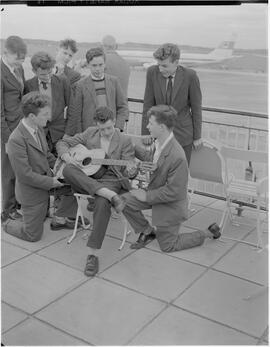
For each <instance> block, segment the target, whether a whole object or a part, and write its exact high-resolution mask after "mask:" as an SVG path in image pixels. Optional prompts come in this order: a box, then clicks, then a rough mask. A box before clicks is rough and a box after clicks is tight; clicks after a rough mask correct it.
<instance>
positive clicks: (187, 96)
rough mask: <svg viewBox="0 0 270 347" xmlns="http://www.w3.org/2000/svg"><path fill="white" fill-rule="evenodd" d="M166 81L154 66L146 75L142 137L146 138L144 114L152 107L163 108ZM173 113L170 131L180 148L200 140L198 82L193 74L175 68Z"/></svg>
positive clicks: (200, 104) (200, 102)
mask: <svg viewBox="0 0 270 347" xmlns="http://www.w3.org/2000/svg"><path fill="white" fill-rule="evenodd" d="M165 96H166V78H165V77H163V76H162V74H161V73H160V71H159V68H158V66H157V65H153V66H150V67H149V68H148V70H147V75H146V87H145V94H144V105H143V121H142V134H149V132H148V130H147V129H146V125H147V123H148V119H147V116H146V113H147V111H148V110H149V109H150V108H151V107H152V106H155V105H161V104H165ZM171 105H172V106H173V107H174V108H175V109H176V111H177V113H178V115H177V120H176V125H175V128H174V135H175V138H176V139H177V140H178V142H179V143H180V144H181V145H182V146H187V145H189V144H191V143H192V142H193V141H194V140H197V139H200V138H201V127H202V108H201V106H202V95H201V89H200V82H199V79H198V77H197V74H196V72H195V71H194V70H191V69H186V68H184V67H182V66H178V68H177V70H176V74H175V78H174V84H173V92H172V104H171Z"/></svg>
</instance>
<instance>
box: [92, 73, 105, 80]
mask: <svg viewBox="0 0 270 347" xmlns="http://www.w3.org/2000/svg"><path fill="white" fill-rule="evenodd" d="M90 76H91V78H92V80H93V81H100V80H103V79H104V78H105V74H103V76H102V77H101V78H96V77H95V76H93V75H92V73H91V72H90Z"/></svg>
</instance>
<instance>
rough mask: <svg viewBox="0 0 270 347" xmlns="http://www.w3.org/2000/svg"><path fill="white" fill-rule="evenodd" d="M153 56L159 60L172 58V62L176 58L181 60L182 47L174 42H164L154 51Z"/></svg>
mask: <svg viewBox="0 0 270 347" xmlns="http://www.w3.org/2000/svg"><path fill="white" fill-rule="evenodd" d="M153 56H154V58H155V59H158V60H165V59H167V58H171V62H172V63H173V62H174V61H175V60H179V58H180V49H179V48H178V46H177V45H175V44H173V43H164V44H163V45H161V46H160V47H159V48H158V49H157V50H156V51H155V52H154V53H153Z"/></svg>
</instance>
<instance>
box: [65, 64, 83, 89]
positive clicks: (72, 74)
mask: <svg viewBox="0 0 270 347" xmlns="http://www.w3.org/2000/svg"><path fill="white" fill-rule="evenodd" d="M64 75H65V76H66V78H67V80H68V81H69V83H70V85H71V86H72V85H73V84H74V83H76V82H78V81H79V80H80V78H81V74H80V73H79V72H78V71H75V70H73V69H72V68H71V67H69V66H67V65H65V67H64Z"/></svg>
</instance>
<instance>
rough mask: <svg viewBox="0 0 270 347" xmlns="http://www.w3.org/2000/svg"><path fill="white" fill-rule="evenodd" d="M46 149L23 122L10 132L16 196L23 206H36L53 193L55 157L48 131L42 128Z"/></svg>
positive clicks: (11, 161)
mask: <svg viewBox="0 0 270 347" xmlns="http://www.w3.org/2000/svg"><path fill="white" fill-rule="evenodd" d="M38 134H39V138H40V142H41V146H42V149H40V148H39V146H38V144H37V142H36V141H35V140H34V138H33V136H32V135H31V134H30V133H29V131H28V130H27V129H26V128H25V126H24V125H23V124H22V122H20V123H19V125H18V127H17V128H16V129H15V130H14V131H13V133H12V134H11V135H10V137H9V140H8V144H7V153H8V156H9V160H10V163H11V166H12V168H13V170H14V173H15V176H16V183H15V195H16V198H17V200H18V201H19V202H20V203H21V204H23V205H26V206H27V205H29V206H33V205H35V204H38V203H40V202H42V201H44V200H46V199H48V196H49V190H50V189H51V188H52V187H53V178H52V176H53V174H52V171H51V169H50V167H51V168H53V165H54V162H55V157H54V156H53V155H52V154H51V153H50V152H49V149H48V145H47V141H46V137H45V133H44V130H43V129H42V128H40V129H39V130H38Z"/></svg>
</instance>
